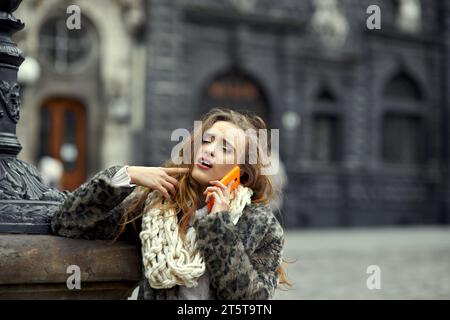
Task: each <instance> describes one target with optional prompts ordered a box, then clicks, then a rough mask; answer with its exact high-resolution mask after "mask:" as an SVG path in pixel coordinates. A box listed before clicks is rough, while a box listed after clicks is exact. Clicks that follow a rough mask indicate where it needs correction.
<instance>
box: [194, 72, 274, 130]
mask: <svg viewBox="0 0 450 320" xmlns="http://www.w3.org/2000/svg"><path fill="white" fill-rule="evenodd" d="M216 107H226V108H230V109H233V110H237V111H245V112H250V113H254V114H257V115H259V116H260V117H262V118H263V119H264V121H266V123H268V122H269V120H270V119H269V117H270V114H269V106H268V102H267V99H266V95H265V94H264V91H263V90H262V88H261V86H260V85H259V84H258V83H257V82H256V81H255V80H254V79H252V78H251V77H250V76H248V75H247V74H245V73H244V72H242V71H241V70H239V69H237V68H232V69H230V70H227V71H225V72H223V73H221V74H219V75H218V76H216V77H215V78H213V79H212V81H210V82H208V83H207V84H206V86H205V87H204V90H203V94H202V99H201V103H200V112H201V114H204V113H206V112H207V111H209V110H210V109H212V108H216Z"/></svg>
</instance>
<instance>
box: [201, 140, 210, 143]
mask: <svg viewBox="0 0 450 320" xmlns="http://www.w3.org/2000/svg"><path fill="white" fill-rule="evenodd" d="M210 142H211V141H208V140H203V141H202V143H210Z"/></svg>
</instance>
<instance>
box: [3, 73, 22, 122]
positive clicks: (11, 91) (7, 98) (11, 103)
mask: <svg viewBox="0 0 450 320" xmlns="http://www.w3.org/2000/svg"><path fill="white" fill-rule="evenodd" d="M19 92H20V87H19V85H18V84H17V83H10V82H8V81H3V80H2V81H0V101H1V102H2V105H3V107H4V109H5V110H6V113H7V114H8V116H9V118H10V119H11V121H12V122H14V123H16V124H17V122H19V119H20V93H19ZM3 115H4V113H3V112H1V110H0V118H2V117H3Z"/></svg>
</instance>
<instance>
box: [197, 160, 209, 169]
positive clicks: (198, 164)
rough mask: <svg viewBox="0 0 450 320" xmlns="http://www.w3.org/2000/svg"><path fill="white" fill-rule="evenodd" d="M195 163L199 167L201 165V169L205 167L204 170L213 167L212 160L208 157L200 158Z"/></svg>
mask: <svg viewBox="0 0 450 320" xmlns="http://www.w3.org/2000/svg"><path fill="white" fill-rule="evenodd" d="M195 165H196V166H197V167H199V168H200V169H203V170H208V169H211V168H212V167H213V164H212V162H211V161H209V160H208V159H205V158H200V159H198V161H197V163H196V164H195Z"/></svg>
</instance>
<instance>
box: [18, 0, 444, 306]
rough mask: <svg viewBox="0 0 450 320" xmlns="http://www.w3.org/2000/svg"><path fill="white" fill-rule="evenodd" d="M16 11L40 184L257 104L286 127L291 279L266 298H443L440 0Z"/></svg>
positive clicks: (44, 2) (115, 2) (141, 160)
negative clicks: (204, 118)
mask: <svg viewBox="0 0 450 320" xmlns="http://www.w3.org/2000/svg"><path fill="white" fill-rule="evenodd" d="M70 5H76V6H77V7H78V8H79V9H80V14H81V19H80V22H81V24H80V26H81V28H80V29H73V30H70V29H69V28H67V25H66V22H67V20H68V18H69V17H70V16H71V15H72V14H73V11H70V12H69V13H68V11H67V9H68V7H69V6H70ZM370 5H377V6H378V8H379V9H380V10H379V14H380V15H379V21H380V27H381V28H380V29H373V30H370V29H369V28H368V27H367V20H368V19H369V18H370V17H371V15H372V14H373V12H372V11H371V12H369V13H368V12H367V8H368V7H369V6H370ZM15 15H16V16H17V17H18V18H20V19H21V20H22V21H23V22H24V23H25V29H24V30H22V31H21V32H18V33H17V34H16V35H15V38H14V39H15V41H16V42H17V44H18V46H19V48H21V49H22V50H24V52H25V55H26V60H25V62H24V63H23V65H22V66H21V68H20V71H19V82H20V84H21V87H22V89H21V90H22V104H21V120H20V122H19V124H18V126H17V135H18V137H19V140H20V142H21V143H22V145H23V149H22V151H21V153H20V154H19V157H18V158H19V159H21V160H24V161H27V162H29V163H32V164H34V165H36V166H37V167H38V168H39V169H40V171H41V173H42V174H43V176H44V178H46V179H47V182H48V183H49V184H52V185H54V186H58V187H59V188H61V189H67V190H73V189H75V188H76V187H78V186H79V185H80V184H82V183H83V182H84V181H85V180H86V179H88V177H89V176H91V175H92V174H94V173H96V172H98V171H99V170H101V169H104V168H106V167H108V166H111V165H116V164H133V165H148V166H156V165H161V164H162V162H164V161H165V160H166V159H168V158H169V157H170V152H171V149H172V147H173V146H174V145H175V144H177V142H176V141H175V142H172V141H170V135H171V133H172V131H173V130H175V129H177V128H187V129H190V128H192V127H193V124H194V120H197V119H198V118H199V117H200V116H201V115H202V114H203V113H204V112H206V111H207V110H209V109H210V108H212V107H217V106H225V107H230V108H234V109H237V110H250V111H252V112H256V113H257V114H259V115H260V116H262V117H263V118H264V119H265V120H266V121H267V123H268V125H269V127H270V128H273V129H279V130H280V150H279V153H280V159H281V162H282V170H281V171H280V173H279V175H278V176H276V177H274V179H275V180H276V181H277V183H276V184H277V186H278V187H279V188H280V190H282V192H283V197H282V199H281V201H279V203H277V207H278V208H279V210H277V211H278V213H279V218H280V222H281V223H282V225H283V226H284V228H285V229H286V250H285V256H286V257H287V258H288V259H289V260H290V261H294V262H293V263H291V264H289V265H288V266H287V269H288V277H289V278H290V279H291V280H292V282H293V284H294V287H293V288H292V289H290V290H289V291H277V295H276V298H279V299H309V298H315V299H335V298H336V299H346V298H348V299H359V298H374V299H382V298H387V299H390V298H397V299H398V298H419V299H420V298H424V299H428V298H444V299H449V298H450V276H449V275H448V270H450V236H449V231H450V230H449V228H448V224H449V222H450V203H449V195H450V192H449V191H450V189H449V183H448V182H449V179H450V175H449V171H448V166H449V147H450V144H449V139H448V136H449V133H450V132H449V130H450V128H449V119H450V118H449V114H448V113H449V108H450V90H449V89H450V87H449V78H450V64H449V62H450V50H449V49H450V1H445V0H428V1H424V0H358V1H357V0H278V1H270V0H222V1H212V0H148V1H145V0H96V1H88V0H86V1H82V0H79V1H75V0H74V1H64V0H27V1H23V3H22V4H21V6H20V7H19V9H18V11H17V12H16V14H15ZM370 265H377V266H379V268H380V270H381V288H379V289H372V290H371V289H369V288H368V287H367V283H366V280H367V279H368V278H369V277H370V276H371V274H368V273H367V268H368V267H369V266H370Z"/></svg>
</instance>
